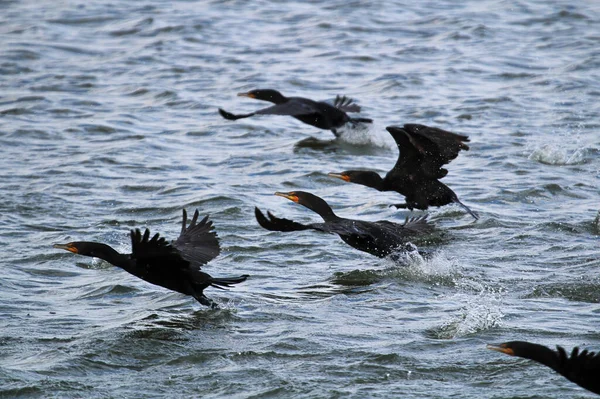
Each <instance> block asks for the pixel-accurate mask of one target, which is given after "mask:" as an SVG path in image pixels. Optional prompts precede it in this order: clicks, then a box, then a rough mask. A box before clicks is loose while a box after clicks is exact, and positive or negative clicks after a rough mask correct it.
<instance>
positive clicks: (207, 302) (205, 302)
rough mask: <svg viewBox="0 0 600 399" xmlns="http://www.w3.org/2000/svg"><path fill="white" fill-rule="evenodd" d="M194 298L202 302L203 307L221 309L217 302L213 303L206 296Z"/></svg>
mask: <svg viewBox="0 0 600 399" xmlns="http://www.w3.org/2000/svg"><path fill="white" fill-rule="evenodd" d="M194 298H196V300H197V301H198V302H200V303H201V304H202V305H204V306H208V307H209V308H211V309H218V308H219V305H217V303H216V302H215V301H213V300H212V299H209V298H207V297H206V296H204V294H201V295H195V296H194Z"/></svg>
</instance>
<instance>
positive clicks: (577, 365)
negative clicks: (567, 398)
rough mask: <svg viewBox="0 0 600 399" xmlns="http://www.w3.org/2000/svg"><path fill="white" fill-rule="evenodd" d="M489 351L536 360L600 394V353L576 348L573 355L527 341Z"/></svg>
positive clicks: (498, 346)
mask: <svg viewBox="0 0 600 399" xmlns="http://www.w3.org/2000/svg"><path fill="white" fill-rule="evenodd" d="M487 348H488V349H492V350H495V351H498V352H502V353H505V354H507V355H511V356H518V357H522V358H525V359H530V360H534V361H536V362H538V363H541V364H543V365H545V366H548V367H550V368H551V369H552V370H554V371H556V372H557V373H559V374H560V375H562V376H563V377H566V378H567V379H568V380H569V381H572V382H574V383H575V384H577V385H579V386H580V387H582V388H585V389H587V390H588V391H591V392H594V393H597V394H600V353H594V352H589V351H588V350H585V349H584V350H582V351H581V352H580V351H579V348H577V347H575V348H573V350H572V351H571V355H570V356H569V354H568V353H567V351H565V349H564V348H563V347H561V346H557V347H556V350H555V351H554V350H552V349H550V348H548V347H547V346H543V345H539V344H533V343H530V342H525V341H510V342H504V343H502V344H499V345H488V346H487Z"/></svg>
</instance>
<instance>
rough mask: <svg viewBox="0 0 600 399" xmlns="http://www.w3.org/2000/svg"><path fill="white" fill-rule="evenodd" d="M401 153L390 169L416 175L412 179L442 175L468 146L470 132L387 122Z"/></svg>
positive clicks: (398, 172) (397, 172)
mask: <svg viewBox="0 0 600 399" xmlns="http://www.w3.org/2000/svg"><path fill="white" fill-rule="evenodd" d="M386 129H387V131H388V132H390V134H391V135H392V137H393V138H394V141H396V144H397V145H398V149H399V150H400V154H399V156H398V160H397V161H396V165H394V168H393V169H392V171H391V172H390V173H392V174H393V175H394V174H399V175H403V176H404V175H408V174H411V175H413V180H421V179H441V178H442V177H444V176H446V174H447V173H448V171H447V170H446V169H442V166H443V165H445V164H447V163H449V162H450V161H452V160H453V159H454V158H456V157H457V156H458V153H459V152H460V150H468V149H469V146H468V145H466V144H465V142H468V141H469V138H468V137H467V136H463V135H460V134H455V133H451V132H448V131H445V130H442V129H438V128H435V127H429V126H425V125H418V124H406V125H404V127H398V126H388V127H387V128H386Z"/></svg>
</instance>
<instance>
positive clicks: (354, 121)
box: [350, 118, 373, 125]
mask: <svg viewBox="0 0 600 399" xmlns="http://www.w3.org/2000/svg"><path fill="white" fill-rule="evenodd" d="M350 123H351V124H352V125H356V124H357V123H373V119H369V118H350Z"/></svg>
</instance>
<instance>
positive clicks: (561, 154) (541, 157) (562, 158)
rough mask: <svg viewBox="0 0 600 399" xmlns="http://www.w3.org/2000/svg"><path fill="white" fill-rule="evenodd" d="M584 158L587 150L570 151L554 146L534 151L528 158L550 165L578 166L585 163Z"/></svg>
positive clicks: (547, 145)
mask: <svg viewBox="0 0 600 399" xmlns="http://www.w3.org/2000/svg"><path fill="white" fill-rule="evenodd" d="M584 156H585V148H578V149H576V150H574V151H570V150H567V149H565V148H562V147H559V146H557V145H554V144H546V145H544V146H542V147H540V148H536V149H534V150H533V152H532V153H531V154H530V155H529V157H528V158H529V159H531V160H532V161H538V162H541V163H544V164H548V165H576V164H579V163H581V162H583V160H584Z"/></svg>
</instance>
